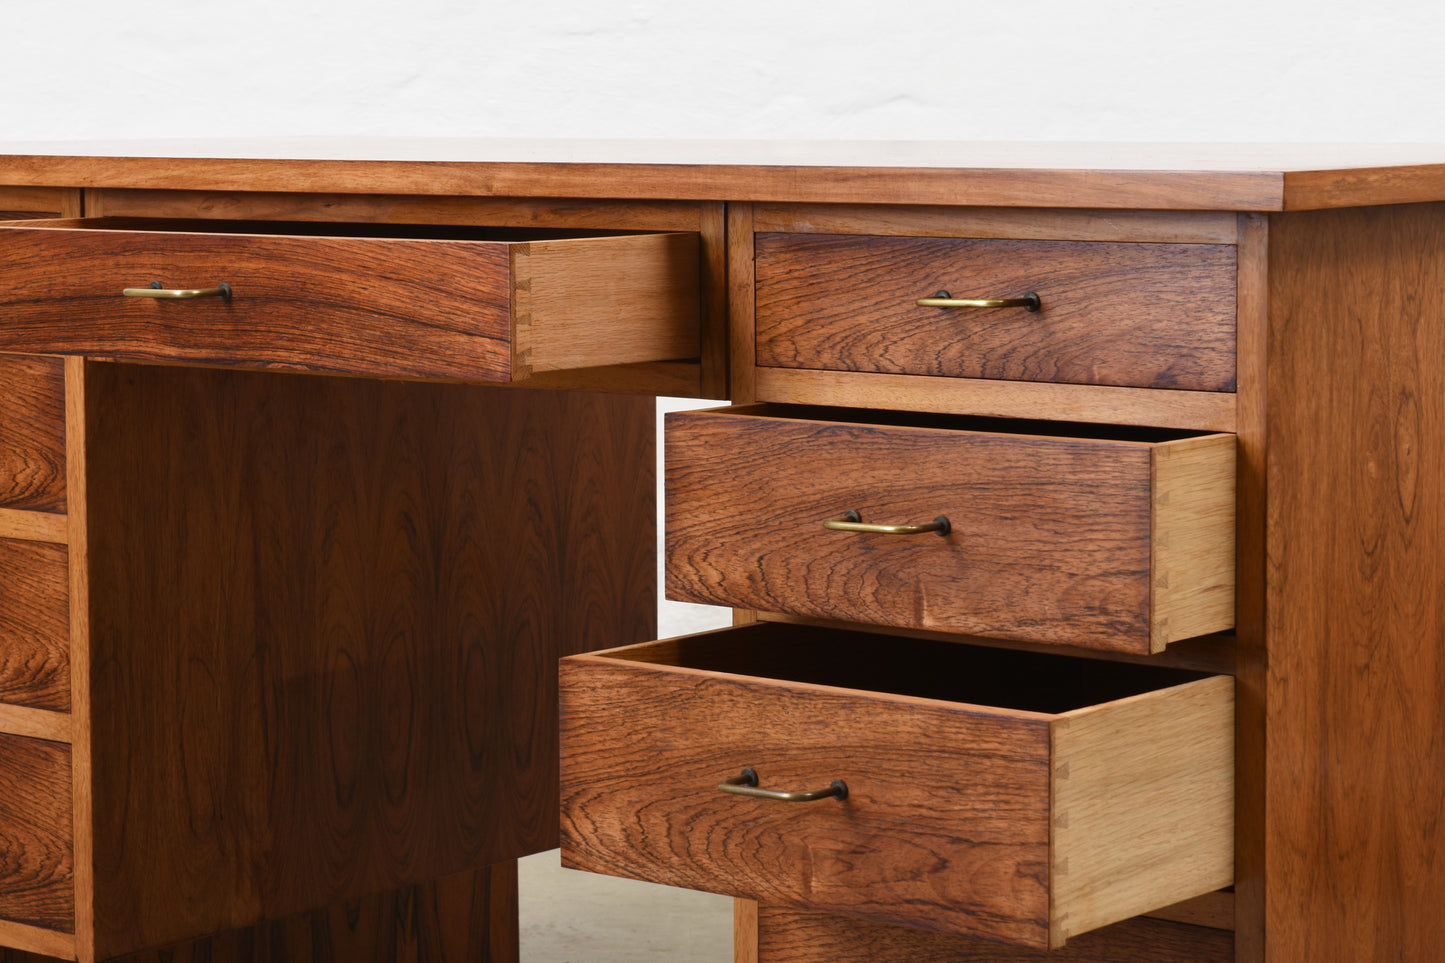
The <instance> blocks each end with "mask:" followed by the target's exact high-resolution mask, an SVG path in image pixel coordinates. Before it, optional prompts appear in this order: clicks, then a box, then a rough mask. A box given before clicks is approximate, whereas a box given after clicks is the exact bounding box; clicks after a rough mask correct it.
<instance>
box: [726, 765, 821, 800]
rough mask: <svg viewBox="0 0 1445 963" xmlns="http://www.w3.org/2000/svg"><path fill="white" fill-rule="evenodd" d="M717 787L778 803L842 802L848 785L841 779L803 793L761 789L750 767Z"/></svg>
mask: <svg viewBox="0 0 1445 963" xmlns="http://www.w3.org/2000/svg"><path fill="white" fill-rule="evenodd" d="M717 787H718V789H720V790H721V791H723V792H730V793H732V794H734V795H737V796H752V797H754V798H756V799H776V800H778V801H779V802H815V801H816V800H819V799H837V800H839V801H842V800H844V799H847V798H848V784H847V783H846V782H844V781H843V780H841V779H834V780H833V781H832V782H830V783H828V788H827V789H812V790H807V791H804V792H786V791H784V790H781V789H761V788H759V787H758V771H757V770H756V769H754V768H752V767H751V766H749V767H748V768H746V769H744V770H743V771H742V775H740V776H733V777H732V778H731V779H724V780H723V781H722V782H720V783H718V784H717Z"/></svg>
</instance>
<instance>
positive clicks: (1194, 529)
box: [1149, 435, 1236, 651]
mask: <svg viewBox="0 0 1445 963" xmlns="http://www.w3.org/2000/svg"><path fill="white" fill-rule="evenodd" d="M1235 445H1236V442H1235V439H1234V436H1232V435H1207V436H1205V437H1203V438H1194V439H1190V440H1188V441H1181V442H1178V443H1176V444H1172V445H1165V446H1160V447H1158V448H1156V449H1155V450H1154V453H1153V468H1152V472H1153V502H1152V504H1151V505H1150V509H1151V511H1152V512H1153V521H1152V523H1151V524H1152V533H1153V534H1152V537H1151V539H1150V540H1151V542H1152V544H1153V558H1152V559H1151V561H1150V571H1151V573H1152V576H1153V581H1152V583H1151V587H1150V599H1149V610H1150V621H1151V622H1152V626H1153V627H1152V636H1151V638H1152V641H1151V644H1152V646H1153V648H1154V649H1155V650H1156V651H1163V649H1164V646H1165V645H1167V644H1168V642H1169V641H1170V640H1172V639H1179V638H1192V637H1194V636H1198V635H1203V634H1205V633H1206V632H1218V631H1220V630H1221V629H1223V628H1227V627H1231V626H1233V625H1234V570H1235V562H1234V549H1235V546H1234V501H1235V493H1234V483H1235Z"/></svg>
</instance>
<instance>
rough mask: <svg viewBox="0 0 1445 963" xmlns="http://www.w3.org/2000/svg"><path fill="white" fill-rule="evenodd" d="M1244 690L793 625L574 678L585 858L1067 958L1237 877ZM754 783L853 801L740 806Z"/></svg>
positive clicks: (567, 750)
mask: <svg viewBox="0 0 1445 963" xmlns="http://www.w3.org/2000/svg"><path fill="white" fill-rule="evenodd" d="M1231 691H1232V680H1230V679H1229V678H1227V677H1211V678H1207V679H1199V678H1198V677H1197V676H1194V675H1192V674H1181V673H1171V672H1169V671H1166V670H1159V669H1156V668H1153V667H1147V668H1146V667H1142V666H1130V667H1127V669H1126V667H1123V666H1114V665H1109V664H1107V663H1104V662H1099V661H1084V660H1068V659H1060V658H1051V657H1048V656H1037V655H1029V654H1025V653H1018V652H1010V651H1006V650H997V649H973V648H970V647H966V646H960V645H957V644H951V643H936V642H935V643H924V642H916V641H909V640H904V639H899V638H895V637H889V636H871V635H863V636H856V635H852V634H849V633H841V632H837V631H831V630H820V629H807V628H803V627H801V626H782V625H776V624H772V625H767V624H764V625H756V626H750V627H746V628H741V629H732V630H727V631H724V632H717V633H708V634H705V635H701V636H692V637H685V638H681V639H673V640H666V641H663V642H658V643H653V644H648V645H644V646H638V647H633V648H629V649H623V650H613V651H611V652H608V653H602V654H598V655H590V656H582V657H578V658H575V659H569V660H564V663H563V683H562V706H563V789H562V799H563V806H562V810H563V812H562V822H563V837H562V838H563V861H564V863H565V864H566V865H569V866H573V867H574V868H581V869H590V870H593V871H600V872H608V873H612V874H614V875H624V876H636V877H638V878H642V879H650V880H654V881H658V882H665V883H670V884H672V885H683V886H688V887H691V888H696V889H707V890H711V891H714V892H722V893H725V894H729V895H733V896H739V897H744V898H748V899H756V900H759V901H761V902H763V903H765V904H769V905H793V906H803V907H808V908H812V909H816V910H820V911H826V912H832V913H840V914H845V915H850V916H858V917H860V918H865V919H873V920H878V921H893V922H902V923H908V924H911V925H915V926H922V927H926V928H929V929H936V930H947V931H952V932H961V933H971V934H975V935H984V936H988V937H989V938H992V939H998V940H1003V941H1005V942H1010V943H1016V944H1021V945H1032V946H1046V945H1050V944H1052V945H1055V946H1057V945H1061V944H1062V942H1063V941H1064V939H1066V938H1067V937H1069V936H1072V935H1074V934H1076V933H1079V932H1083V931H1085V930H1088V929H1092V928H1096V927H1098V926H1100V925H1103V924H1105V923H1109V922H1114V921H1116V920H1118V919H1121V918H1124V917H1126V916H1130V915H1133V913H1135V912H1139V911H1142V910H1147V909H1152V908H1154V907H1156V906H1158V905H1159V904H1160V903H1166V904H1167V903H1170V902H1173V901H1174V898H1180V899H1182V898H1184V897H1186V896H1194V895H1199V894H1200V893H1203V892H1207V891H1209V890H1211V889H1213V888H1216V887H1218V886H1219V885H1221V884H1227V883H1228V882H1229V881H1230V876H1229V871H1230V868H1231V865H1230V854H1231V851H1232V847H1233V835H1232V819H1233V811H1232V807H1233V797H1232V794H1231V792H1230V791H1229V789H1230V781H1231V776H1232V765H1233V761H1232V758H1231V757H1230V753H1229V746H1230V743H1231V740H1232V725H1233V714H1232V707H1231ZM1201 745H1203V746H1207V747H1209V751H1208V752H1207V753H1206V754H1205V755H1204V757H1202V758H1201V757H1199V756H1198V755H1197V751H1198V749H1199V747H1200V746H1201ZM940 746H945V747H947V748H946V750H943V751H941V750H940V749H939V747H940ZM1101 760H1107V762H1102V763H1101ZM1116 763H1117V764H1116ZM1041 764H1042V770H1041V769H1040V765H1041ZM744 766H750V767H752V768H754V769H756V770H757V772H758V774H759V779H760V781H761V784H762V785H764V786H765V787H771V788H788V789H802V788H819V787H821V786H826V785H827V784H828V783H829V781H830V780H831V779H837V778H841V779H844V780H845V781H846V782H847V785H848V798H847V800H846V801H845V802H842V803H839V802H837V801H835V800H823V801H821V802H819V803H809V804H787V803H778V802H776V801H770V800H755V799H744V798H740V797H734V796H729V795H724V794H720V793H718V792H717V790H716V788H715V787H716V785H717V783H718V782H720V781H721V780H722V779H723V778H727V777H729V776H732V775H736V774H737V773H738V772H740V771H741V770H742V769H743V767H744ZM1201 786H1203V787H1207V791H1203V792H1201V791H1200V787H1201ZM1040 859H1043V860H1044V861H1045V862H1046V864H1047V866H1048V870H1047V871H1044V867H1043V866H1041V865H1040V864H1039V862H1038V861H1039V860H1040ZM1141 866H1142V867H1147V869H1145V870H1143V871H1142V875H1139V873H1140V867H1141ZM1171 894H1172V895H1171Z"/></svg>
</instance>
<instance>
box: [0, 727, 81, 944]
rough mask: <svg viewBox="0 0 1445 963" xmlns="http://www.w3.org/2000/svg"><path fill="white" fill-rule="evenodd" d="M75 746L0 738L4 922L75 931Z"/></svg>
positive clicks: (0, 856) (0, 904) (0, 859)
mask: <svg viewBox="0 0 1445 963" xmlns="http://www.w3.org/2000/svg"><path fill="white" fill-rule="evenodd" d="M70 799H71V786H70V747H69V746H67V745H64V744H62V743H58V742H44V741H41V740H39V739H25V738H21V737H19V736H10V735H4V734H0V920H11V921H13V922H16V923H25V924H28V925H30V926H39V927H43V928H46V929H52V930H60V931H62V932H66V933H71V932H74V927H75V893H74V886H75V880H74V877H75V870H74V852H73V846H72V842H71V817H70V811H71V805H70Z"/></svg>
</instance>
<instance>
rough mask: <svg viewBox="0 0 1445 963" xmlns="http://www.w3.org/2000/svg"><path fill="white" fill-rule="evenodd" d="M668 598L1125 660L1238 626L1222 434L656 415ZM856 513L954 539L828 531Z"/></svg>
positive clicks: (1227, 455)
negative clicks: (942, 524) (928, 526)
mask: <svg viewBox="0 0 1445 963" xmlns="http://www.w3.org/2000/svg"><path fill="white" fill-rule="evenodd" d="M665 434H666V450H665V460H666V488H667V491H666V498H667V507H666V529H667V568H666V589H667V594H668V597H670V598H674V599H679V600H682V601H689V602H707V603H713V604H717V605H729V606H733V607H737V608H747V609H759V610H763V611H771V612H784V613H791V614H796V615H804V616H811V617H816V618H825V619H833V620H837V621H844V622H859V623H865V624H870V625H889V626H896V627H901V628H917V629H929V630H937V631H947V632H955V633H967V634H971V635H979V636H987V637H993V638H1005V639H1017V640H1023V641H1030V642H1043V643H1058V644H1068V645H1075V646H1083V647H1090V648H1099V649H1113V650H1118V651H1126V652H1134V653H1150V652H1158V651H1161V650H1162V649H1163V648H1164V647H1165V645H1167V644H1168V643H1169V642H1173V641H1177V640H1179V639H1184V638H1191V637H1194V636H1198V635H1203V634H1207V633H1210V632H1216V631H1222V630H1225V629H1228V628H1230V627H1232V626H1233V624H1234V472H1235V468H1234V465H1235V440H1234V436H1232V435H1220V434H1198V433H1191V432H1187V431H1173V430H1163V429H1151V428H1121V427H1111V426H1102V425H1068V424H1062V423H1053V422H1022V421H1012V420H1000V419H977V418H952V417H945V416H933V417H930V416H926V415H892V414H890V413H888V412H879V411H856V410H850V409H829V408H811V407H801V406H786V405H757V406H751V407H739V408H725V409H715V410H712V411H702V412H680V413H674V414H671V415H669V416H668V417H667V421H666V433H665ZM849 511H853V512H856V513H857V514H858V516H860V517H861V520H862V522H863V523H865V524H875V523H876V524H889V525H916V524H925V523H929V522H931V521H933V520H934V519H935V518H937V517H939V516H942V517H944V518H946V519H947V520H948V522H949V526H950V531H949V532H948V534H947V535H945V536H943V537H940V536H939V535H938V534H936V533H924V534H915V535H899V534H869V533H859V532H852V531H833V530H829V529H827V528H825V527H824V525H825V523H826V522H828V521H829V520H831V519H839V518H842V517H843V516H844V515H845V513H847V512H849Z"/></svg>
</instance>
